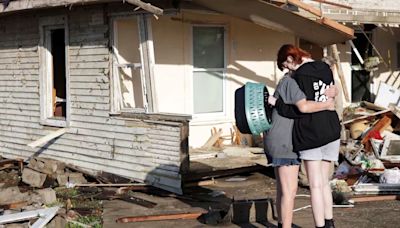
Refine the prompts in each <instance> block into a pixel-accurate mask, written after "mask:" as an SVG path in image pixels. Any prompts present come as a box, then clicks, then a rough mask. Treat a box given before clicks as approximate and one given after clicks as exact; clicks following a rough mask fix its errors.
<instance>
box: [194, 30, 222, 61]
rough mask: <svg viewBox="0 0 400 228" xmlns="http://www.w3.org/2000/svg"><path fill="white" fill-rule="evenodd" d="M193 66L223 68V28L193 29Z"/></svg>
mask: <svg viewBox="0 0 400 228" xmlns="http://www.w3.org/2000/svg"><path fill="white" fill-rule="evenodd" d="M193 66H194V67H195V68H224V28H223V27H193Z"/></svg>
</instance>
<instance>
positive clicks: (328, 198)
mask: <svg viewBox="0 0 400 228" xmlns="http://www.w3.org/2000/svg"><path fill="white" fill-rule="evenodd" d="M331 164H332V162H331V161H322V164H321V166H322V172H321V173H322V180H323V188H322V189H323V190H322V191H323V196H324V217H325V219H332V218H333V212H332V207H333V206H332V204H333V200H332V190H331V187H330V186H329V178H330V175H331V173H330V169H331Z"/></svg>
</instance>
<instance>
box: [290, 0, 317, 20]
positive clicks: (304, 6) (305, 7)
mask: <svg viewBox="0 0 400 228" xmlns="http://www.w3.org/2000/svg"><path fill="white" fill-rule="evenodd" d="M287 2H288V3H290V4H293V5H295V6H297V7H299V8H301V9H303V10H305V11H307V12H310V13H312V14H314V15H315V16H318V17H322V13H321V10H319V9H316V8H314V7H313V6H310V5H308V4H306V3H304V2H301V1H300V0H287Z"/></svg>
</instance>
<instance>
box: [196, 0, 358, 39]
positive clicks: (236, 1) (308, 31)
mask: <svg viewBox="0 0 400 228" xmlns="http://www.w3.org/2000/svg"><path fill="white" fill-rule="evenodd" d="M193 2H194V3H196V4H198V5H201V6H204V7H207V8H209V9H211V10H214V11H217V12H220V13H224V14H228V15H231V16H235V17H239V18H242V19H245V20H247V21H251V22H253V23H255V24H258V25H260V26H263V27H266V28H270V29H273V30H278V31H281V32H288V33H291V34H294V35H296V36H298V37H300V38H303V39H305V40H308V41H310V42H312V43H315V44H319V45H321V46H326V45H330V44H335V43H342V42H345V41H347V40H350V39H353V38H354V30H353V29H351V28H349V27H346V26H344V25H342V24H339V23H338V22H336V21H333V20H330V19H328V18H324V17H323V18H321V19H317V20H313V19H309V18H306V17H304V16H301V15H298V14H296V13H294V12H291V11H288V10H286V9H283V8H280V7H278V6H276V5H274V4H270V3H268V2H265V1H261V0H218V1H215V0H193Z"/></svg>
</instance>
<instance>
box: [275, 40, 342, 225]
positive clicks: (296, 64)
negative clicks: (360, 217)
mask: <svg viewBox="0 0 400 228" xmlns="http://www.w3.org/2000/svg"><path fill="white" fill-rule="evenodd" d="M277 64H278V67H279V69H280V70H282V69H284V68H286V69H289V70H291V71H293V72H294V73H293V74H292V77H293V79H295V81H296V82H297V84H298V85H299V87H300V89H301V90H302V91H303V92H304V94H305V95H306V98H307V100H313V101H317V102H325V101H328V100H329V99H332V98H331V97H329V96H327V95H326V94H325V90H326V89H327V88H329V87H330V86H331V85H333V84H334V79H333V75H332V71H331V69H330V67H329V66H328V65H327V64H326V63H324V62H321V61H314V60H313V59H311V55H310V54H309V53H307V52H306V51H304V50H302V49H300V48H297V47H295V46H293V45H290V44H286V45H283V46H282V47H281V48H280V49H279V51H278V60H277ZM275 106H276V108H277V111H278V113H279V114H280V115H282V116H285V117H288V118H293V119H294V125H293V135H292V136H293V149H294V151H298V152H299V154H300V158H301V159H302V160H303V161H304V164H305V168H306V171H307V176H308V180H309V183H310V190H311V205H312V210H313V215H314V222H315V225H316V227H334V224H333V212H332V204H333V202H332V193H331V188H330V186H329V167H330V163H331V161H337V159H338V154H339V145H340V142H339V138H340V123H339V118H338V116H337V114H336V112H335V111H329V110H326V111H321V112H316V113H308V114H304V113H301V112H300V111H299V110H298V109H297V108H296V106H294V105H286V104H284V102H283V101H282V99H278V100H277V101H276V105H275Z"/></svg>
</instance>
